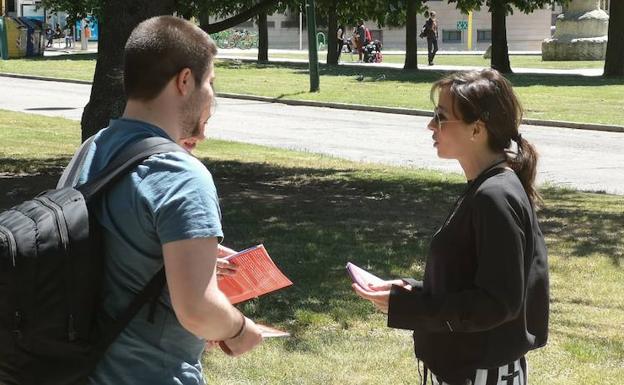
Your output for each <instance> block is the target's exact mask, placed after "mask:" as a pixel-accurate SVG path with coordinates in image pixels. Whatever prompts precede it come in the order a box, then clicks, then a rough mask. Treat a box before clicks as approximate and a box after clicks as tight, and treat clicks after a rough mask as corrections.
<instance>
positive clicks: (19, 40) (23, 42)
mask: <svg viewBox="0 0 624 385" xmlns="http://www.w3.org/2000/svg"><path fill="white" fill-rule="evenodd" d="M0 20H2V22H0V34H1V35H2V36H0V42H2V43H1V44H2V47H1V49H0V52H1V53H2V58H3V59H13V58H20V57H25V56H26V51H27V47H28V27H27V26H26V25H25V24H24V23H22V22H21V21H19V20H18V19H15V18H12V17H8V16H3V17H1V18H0Z"/></svg>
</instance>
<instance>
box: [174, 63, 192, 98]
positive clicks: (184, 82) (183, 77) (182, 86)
mask: <svg viewBox="0 0 624 385" xmlns="http://www.w3.org/2000/svg"><path fill="white" fill-rule="evenodd" d="M175 84H176V89H177V90H178V92H179V93H180V94H181V95H183V96H186V95H188V94H189V93H191V91H193V88H194V87H195V84H194V79H193V73H192V72H191V69H190V68H183V69H182V70H181V71H180V72H178V74H177V75H176V78H175Z"/></svg>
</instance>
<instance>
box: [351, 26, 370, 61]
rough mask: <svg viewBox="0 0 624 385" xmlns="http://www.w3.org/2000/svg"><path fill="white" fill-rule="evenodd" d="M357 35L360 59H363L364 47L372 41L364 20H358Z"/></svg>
mask: <svg viewBox="0 0 624 385" xmlns="http://www.w3.org/2000/svg"><path fill="white" fill-rule="evenodd" d="M355 31H356V35H357V40H356V42H357V44H358V45H357V49H358V61H362V57H363V55H364V47H366V44H368V43H370V42H371V40H372V39H371V33H370V30H369V29H368V28H366V26H365V25H364V20H358V23H357V28H356V29H355Z"/></svg>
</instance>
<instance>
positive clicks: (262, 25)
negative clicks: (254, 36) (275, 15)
mask: <svg viewBox="0 0 624 385" xmlns="http://www.w3.org/2000/svg"><path fill="white" fill-rule="evenodd" d="M268 61H269V27H268V25H267V14H266V12H264V11H262V12H260V13H259V14H258V62H259V63H263V62H264V63H266V62H268Z"/></svg>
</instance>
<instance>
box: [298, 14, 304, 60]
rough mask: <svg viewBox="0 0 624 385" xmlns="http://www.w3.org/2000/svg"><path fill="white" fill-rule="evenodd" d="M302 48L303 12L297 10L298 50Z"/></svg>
mask: <svg viewBox="0 0 624 385" xmlns="http://www.w3.org/2000/svg"><path fill="white" fill-rule="evenodd" d="M301 50H303V12H301V11H299V51H301Z"/></svg>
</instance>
